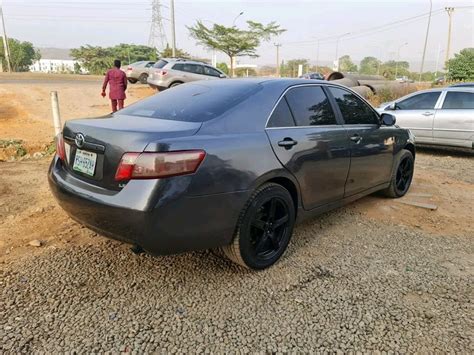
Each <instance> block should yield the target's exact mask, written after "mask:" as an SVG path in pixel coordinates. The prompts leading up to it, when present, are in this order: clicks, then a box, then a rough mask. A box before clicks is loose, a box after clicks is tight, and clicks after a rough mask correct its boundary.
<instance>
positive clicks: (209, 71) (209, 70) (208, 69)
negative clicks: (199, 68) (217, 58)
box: [204, 66, 221, 77]
mask: <svg viewBox="0 0 474 355" xmlns="http://www.w3.org/2000/svg"><path fill="white" fill-rule="evenodd" d="M204 74H205V75H209V76H216V77H220V75H221V73H219V72H218V71H217V70H215V69H214V68H211V67H208V66H204Z"/></svg>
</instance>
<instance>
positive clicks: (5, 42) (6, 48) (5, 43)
mask: <svg viewBox="0 0 474 355" xmlns="http://www.w3.org/2000/svg"><path fill="white" fill-rule="evenodd" d="M0 17H1V18H2V27H3V48H4V51H5V59H6V60H7V68H8V72H9V73H11V72H12V67H11V62H10V46H9V45H8V37H7V31H6V30H5V19H4V18H3V9H2V5H1V4H0Z"/></svg>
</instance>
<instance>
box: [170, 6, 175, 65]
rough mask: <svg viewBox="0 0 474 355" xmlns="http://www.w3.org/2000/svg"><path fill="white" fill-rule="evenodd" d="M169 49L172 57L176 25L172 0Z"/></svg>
mask: <svg viewBox="0 0 474 355" xmlns="http://www.w3.org/2000/svg"><path fill="white" fill-rule="evenodd" d="M170 9H171V51H172V55H173V58H174V57H176V27H175V22H174V0H171V6H170Z"/></svg>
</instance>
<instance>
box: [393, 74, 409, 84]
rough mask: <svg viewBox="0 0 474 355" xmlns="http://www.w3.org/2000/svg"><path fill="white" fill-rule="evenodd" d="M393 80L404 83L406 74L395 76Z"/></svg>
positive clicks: (406, 79) (406, 78) (406, 77)
mask: <svg viewBox="0 0 474 355" xmlns="http://www.w3.org/2000/svg"><path fill="white" fill-rule="evenodd" d="M395 81H398V82H400V83H406V82H408V76H406V75H405V76H397V77H396V78H395Z"/></svg>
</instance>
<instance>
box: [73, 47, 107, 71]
mask: <svg viewBox="0 0 474 355" xmlns="http://www.w3.org/2000/svg"><path fill="white" fill-rule="evenodd" d="M71 55H72V57H73V58H74V59H75V60H78V61H80V62H82V63H83V64H82V65H83V67H84V68H85V69H87V70H88V71H89V73H91V74H97V75H102V74H104V73H105V71H106V70H107V69H109V68H110V67H111V66H112V65H113V63H114V55H113V52H112V50H111V48H103V47H94V46H90V45H86V46H81V47H80V48H74V49H71Z"/></svg>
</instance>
